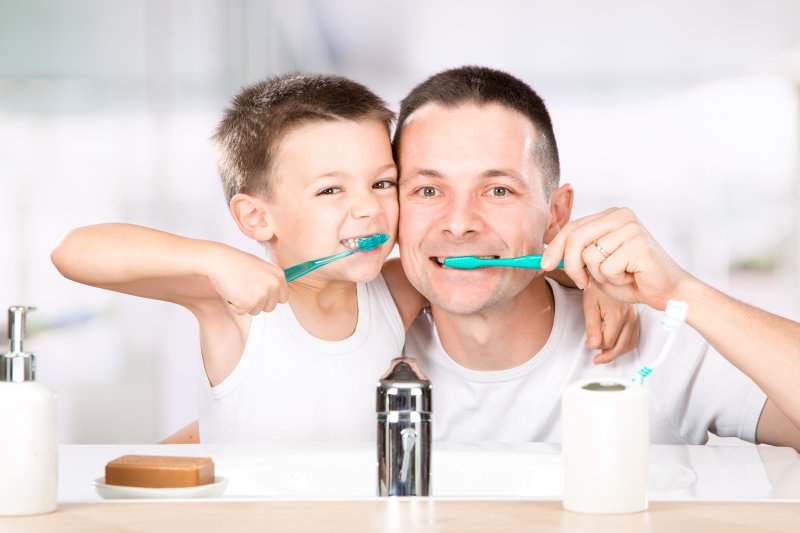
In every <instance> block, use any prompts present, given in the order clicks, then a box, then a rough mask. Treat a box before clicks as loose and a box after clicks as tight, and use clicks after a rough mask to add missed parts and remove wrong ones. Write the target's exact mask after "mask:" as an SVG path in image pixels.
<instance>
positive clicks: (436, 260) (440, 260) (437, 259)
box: [430, 254, 500, 268]
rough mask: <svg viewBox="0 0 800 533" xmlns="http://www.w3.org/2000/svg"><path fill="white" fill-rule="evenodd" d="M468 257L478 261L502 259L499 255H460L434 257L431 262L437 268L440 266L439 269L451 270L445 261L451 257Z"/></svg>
mask: <svg viewBox="0 0 800 533" xmlns="http://www.w3.org/2000/svg"><path fill="white" fill-rule="evenodd" d="M467 256H468V257H477V258H478V259H498V258H499V257H500V256H499V255H485V254H484V255H470V254H459V255H439V256H433V257H431V258H430V260H431V261H433V262H434V263H435V264H436V265H437V266H439V267H442V268H450V267H448V266H445V264H444V260H445V259H449V258H451V257H467Z"/></svg>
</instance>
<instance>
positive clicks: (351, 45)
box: [0, 0, 800, 443]
mask: <svg viewBox="0 0 800 533" xmlns="http://www.w3.org/2000/svg"><path fill="white" fill-rule="evenodd" d="M462 64H483V65H488V66H492V67H496V68H500V69H505V70H508V71H510V72H512V73H514V74H516V75H517V76H519V77H521V78H522V79H524V80H525V81H527V82H528V83H530V84H531V85H532V86H533V87H534V88H535V89H536V90H537V91H539V92H540V93H541V94H542V95H543V97H544V98H545V100H546V101H547V103H548V105H549V108H550V110H551V112H552V115H553V119H554V123H555V130H556V135H557V138H558V142H559V147H560V150H561V159H562V165H563V174H562V180H563V181H564V182H569V183H572V184H573V185H574V186H575V189H576V192H577V197H576V202H575V215H576V216H581V215H586V214H589V213H592V212H595V211H598V210H601V209H604V208H606V207H610V206H623V205H625V206H630V207H632V208H633V209H634V210H635V211H636V212H637V213H638V215H639V216H640V218H641V219H642V220H643V221H644V223H645V224H646V225H647V226H648V228H649V229H650V230H651V232H652V233H653V234H654V235H655V236H656V238H657V239H658V240H659V241H660V242H661V243H662V244H663V245H664V246H665V247H666V248H667V250H668V251H669V252H670V253H671V254H672V255H673V256H674V257H675V258H677V260H678V261H679V262H680V264H681V265H683V266H684V267H685V268H687V269H688V270H690V271H691V272H693V273H695V274H696V275H698V276H699V277H701V278H703V279H705V280H707V281H709V282H711V283H712V284H713V285H715V286H717V287H718V288H720V289H723V290H725V291H728V292H729V293H731V294H733V295H735V296H736V297H738V298H739V299H741V300H744V301H746V302H749V303H752V304H754V305H757V306H760V307H764V308H766V309H769V310H771V311H774V312H776V313H778V314H781V315H784V316H787V317H790V318H793V319H795V320H800V215H799V214H798V207H800V161H799V158H798V153H799V152H800V2H797V1H796V0H764V1H762V2H750V1H733V0H704V1H702V2H696V1H689V0H676V1H671V2H641V1H638V0H609V1H604V2H592V1H575V0H566V1H562V2H550V1H543V0H536V1H530V0H528V1H518V2H514V1H494V2H488V1H482V2H479V1H459V2H455V1H453V2H446V1H439V2H425V1H421V0H405V1H395V0H386V1H381V2H366V1H362V2H359V1H354V0H350V1H342V0H335V1H334V0H297V1H294V2H281V1H258V0H126V1H125V2H112V1H103V0H62V1H56V0H53V1H46V0H0V199H2V201H1V202H0V250H2V251H1V252H0V258H2V260H0V317H2V318H0V327H2V328H3V329H2V331H5V326H4V324H5V308H6V307H8V306H9V305H12V304H25V305H35V306H37V307H38V311H36V312H35V313H33V314H32V315H31V317H30V320H29V326H30V329H31V331H30V335H29V338H28V339H27V341H26V347H27V348H28V349H29V350H31V351H34V352H36V353H37V355H38V378H39V381H41V382H42V383H44V384H46V385H48V386H49V387H51V388H52V389H54V390H55V391H56V392H57V393H58V396H59V409H60V411H59V416H60V421H59V422H60V441H61V442H62V443H138V442H155V441H157V440H159V439H161V438H163V437H165V436H166V435H168V434H170V433H171V432H172V431H174V430H176V429H177V428H179V427H180V426H182V425H184V424H186V423H188V422H189V421H191V420H193V419H194V418H195V417H196V394H197V389H198V385H199V383H201V380H202V379H203V374H202V371H201V365H200V356H199V350H198V341H197V329H196V326H195V322H194V319H193V318H192V316H191V315H190V314H189V313H188V312H187V311H185V310H183V309H180V308H177V307H176V306H173V305H171V304H165V303H161V302H155V301H148V300H143V299H137V298H134V297H130V296H122V295H117V294H113V293H110V292H106V291H102V290H99V289H93V288H89V287H85V286H81V285H77V284H75V283H72V282H70V281H67V280H65V279H63V278H62V277H61V276H60V275H59V274H58V273H57V271H56V270H55V268H54V267H53V266H52V264H51V262H50V259H49V253H50V250H51V249H52V248H53V246H54V245H55V244H56V243H57V242H58V240H59V239H60V238H61V236H62V235H63V234H64V233H65V231H66V230H67V229H69V228H72V227H75V226H80V225H86V224H93V223H98V222H104V221H124V222H130V223H136V224H144V225H148V226H154V227H157V228H160V229H164V230H167V231H171V232H176V233H180V234H183V235H187V236H192V237H198V238H205V239H214V240H219V241H223V242H226V243H229V244H232V245H235V246H239V247H241V248H243V249H246V250H248V251H251V252H253V253H261V251H260V250H259V248H258V247H257V246H255V245H254V244H252V243H250V242H248V241H247V240H246V239H245V238H244V237H242V236H240V235H239V234H238V230H237V229H236V227H235V226H234V224H233V223H232V221H231V220H230V218H229V215H228V212H227V206H226V204H225V202H224V200H223V195H222V192H221V187H220V185H219V179H218V177H217V173H216V169H215V164H214V161H213V157H212V153H211V150H210V147H209V143H208V138H209V136H210V135H211V132H212V130H213V128H214V126H215V124H216V122H217V120H218V119H219V117H220V115H221V112H222V111H223V109H224V107H225V106H226V104H227V102H228V100H229V98H230V97H231V96H232V95H233V94H234V93H235V92H236V91H237V90H238V89H239V88H240V87H241V86H242V85H244V84H247V83H250V82H253V81H256V80H258V79H261V78H263V77H266V76H268V75H271V74H276V73H284V72H290V71H322V72H335V73H340V74H343V75H346V76H349V77H352V78H354V79H356V80H358V81H361V82H363V83H365V84H367V85H368V86H370V87H372V88H373V89H374V90H375V91H377V92H378V93H379V94H381V95H382V96H383V97H384V98H385V99H386V100H387V102H389V104H390V105H391V106H392V108H393V109H395V110H396V109H397V107H398V104H399V101H400V99H401V98H402V97H403V96H404V94H405V93H406V92H407V91H408V90H409V89H410V88H411V87H412V86H413V85H414V84H415V83H417V82H419V81H421V80H422V79H424V78H425V77H426V76H428V75H430V74H432V73H434V72H437V71H438V70H441V69H444V68H447V67H452V66H458V65H462ZM6 345H7V344H6V342H4V341H0V349H2V350H5V349H6ZM376 378H377V376H376Z"/></svg>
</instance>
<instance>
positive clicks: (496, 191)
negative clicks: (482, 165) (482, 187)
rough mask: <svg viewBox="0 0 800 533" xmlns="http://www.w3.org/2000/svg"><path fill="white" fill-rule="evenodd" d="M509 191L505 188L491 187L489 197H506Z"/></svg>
mask: <svg viewBox="0 0 800 533" xmlns="http://www.w3.org/2000/svg"><path fill="white" fill-rule="evenodd" d="M510 192H511V191H509V190H508V189H507V188H506V187H492V189H491V195H492V196H495V197H497V198H502V197H503V196H508V194H509V193H510Z"/></svg>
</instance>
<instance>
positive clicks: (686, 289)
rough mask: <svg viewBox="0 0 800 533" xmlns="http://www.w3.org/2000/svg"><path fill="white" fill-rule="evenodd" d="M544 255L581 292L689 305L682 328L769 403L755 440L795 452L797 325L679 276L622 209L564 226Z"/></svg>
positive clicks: (799, 440)
mask: <svg viewBox="0 0 800 533" xmlns="http://www.w3.org/2000/svg"><path fill="white" fill-rule="evenodd" d="M544 256H545V257H544V258H543V260H542V266H543V268H545V269H547V270H549V269H552V268H553V267H554V266H555V265H556V264H557V263H558V261H559V260H560V259H561V257H563V258H564V262H565V271H566V272H567V273H568V274H569V275H570V277H572V278H573V279H574V280H575V283H576V284H577V285H578V286H579V287H585V286H586V285H587V284H588V283H589V278H591V279H592V282H593V283H596V284H597V285H598V287H600V288H601V289H602V290H603V291H604V292H606V293H607V294H609V295H611V296H613V297H615V298H617V299H620V300H623V301H627V302H639V303H644V304H647V305H649V306H650V307H653V308H654V309H659V310H663V309H664V308H665V306H666V302H667V300H670V299H673V300H682V301H685V302H686V303H688V304H689V314H688V316H687V323H688V324H689V325H690V326H692V327H693V328H695V329H696V330H697V331H698V332H699V333H700V334H702V335H703V337H704V338H705V339H706V340H707V341H708V342H709V344H711V345H712V346H713V347H714V348H715V349H716V350H717V351H718V352H719V353H720V354H722V355H723V356H724V357H725V358H726V359H728V360H729V361H730V362H731V363H732V364H733V365H735V366H736V367H737V368H738V369H739V370H741V371H742V372H744V373H745V374H747V376H749V377H750V379H752V380H753V381H754V382H755V383H756V384H757V385H758V386H759V387H760V388H761V389H762V390H763V391H764V392H765V393H766V395H767V397H768V398H769V399H768V401H767V404H766V406H765V407H764V410H763V412H762V415H761V418H760V420H759V424H758V427H757V430H756V436H757V439H758V440H759V441H761V442H764V443H767V444H777V445H787V444H788V445H790V446H792V447H794V448H795V449H797V450H800V396H798V395H797V393H796V386H797V385H796V384H797V383H800V324H798V323H797V322H794V321H792V320H788V319H785V318H781V317H778V316H776V315H773V314H770V313H767V312H765V311H761V310H759V309H756V308H754V307H752V306H749V305H747V304H744V303H742V302H738V301H736V300H734V299H733V298H730V297H729V296H726V295H725V294H723V293H721V292H719V291H717V290H715V289H713V288H712V287H710V286H709V285H707V284H705V283H703V282H702V281H700V280H698V279H697V278H695V277H693V276H691V275H690V274H688V273H687V272H685V271H684V270H683V269H681V268H680V267H679V266H678V265H677V264H676V263H675V262H674V261H673V260H672V259H671V258H670V257H669V256H668V255H667V254H666V252H664V250H663V249H662V248H661V247H660V246H659V245H658V244H657V243H656V242H655V240H654V239H653V238H652V237H651V236H650V234H649V233H648V232H647V230H645V228H644V227H643V226H642V225H641V223H640V222H639V220H638V219H637V218H636V216H635V215H634V214H633V212H631V211H630V210H628V209H609V210H607V211H604V212H603V213H599V214H597V215H592V216H589V217H585V218H582V219H578V220H575V221H573V222H570V223H569V224H567V225H566V226H565V227H564V228H563V229H562V230H561V232H560V233H559V234H558V235H557V236H556V237H555V238H554V239H553V241H552V242H551V243H550V246H549V247H548V248H547V250H546V251H545V254H544ZM584 264H585V265H586V268H585V269H584V268H583V265H584ZM723 392H724V391H723Z"/></svg>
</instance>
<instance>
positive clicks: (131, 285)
mask: <svg viewBox="0 0 800 533" xmlns="http://www.w3.org/2000/svg"><path fill="white" fill-rule="evenodd" d="M51 259H52V261H53V264H54V265H55V266H56V268H58V270H59V272H61V273H62V274H63V275H64V276H65V277H67V278H69V279H71V280H74V281H77V282H80V283H84V284H87V285H92V286H95V287H101V288H104V289H109V290H113V291H117V292H123V293H127V294H133V295H136V296H142V297H145V298H153V299H157V300H163V301H168V302H174V303H177V304H179V305H182V306H184V307H186V308H187V309H189V311H191V312H192V313H193V314H194V315H195V317H196V318H197V321H198V323H199V324H200V345H201V349H202V353H203V363H204V366H205V370H206V374H207V376H208V378H209V381H210V383H211V385H216V384H218V383H219V382H221V381H222V380H223V379H224V378H225V377H227V376H228V375H229V374H230V372H231V371H232V370H233V368H235V366H236V364H237V363H238V361H239V358H240V357H241V353H242V350H243V349H244V343H245V341H246V339H247V333H248V331H249V326H250V320H249V317H247V316H246V315H247V314H252V315H255V314H258V313H259V312H261V311H271V310H272V309H273V308H274V307H275V305H277V303H278V302H285V301H286V300H287V299H288V287H287V284H286V279H285V277H284V276H283V272H282V271H281V270H280V269H279V268H278V267H276V266H275V265H271V264H269V263H267V262H266V261H263V260H262V259H259V258H258V257H255V256H253V255H251V254H248V253H245V252H242V251H240V250H237V249H235V248H232V247H230V246H226V245H224V244H220V243H214V242H210V241H201V240H196V239H189V238H185V237H180V236H178V235H173V234H170V233H166V232H162V231H158V230H154V229H150V228H145V227H142V226H134V225H130V224H101V225H97V226H88V227H84V228H78V229H75V230H72V231H70V232H69V233H68V234H67V236H66V237H64V239H63V241H62V242H61V243H60V244H59V245H58V246H57V247H56V248H55V249H54V250H53V252H52V254H51Z"/></svg>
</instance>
